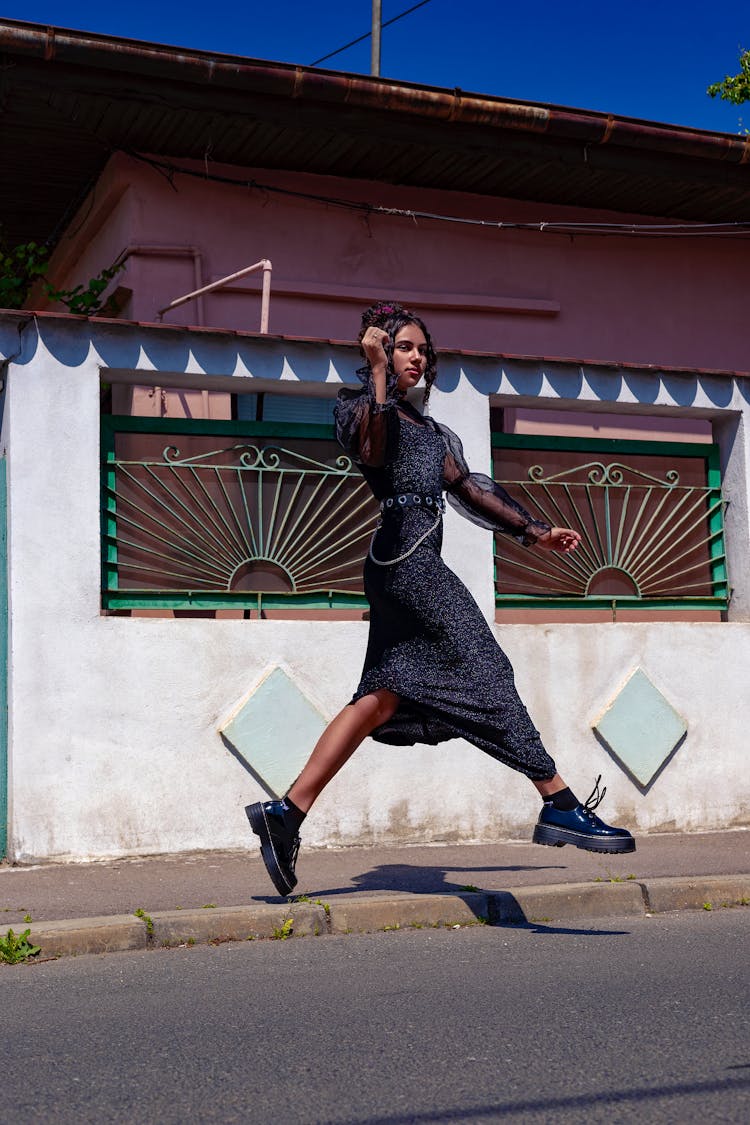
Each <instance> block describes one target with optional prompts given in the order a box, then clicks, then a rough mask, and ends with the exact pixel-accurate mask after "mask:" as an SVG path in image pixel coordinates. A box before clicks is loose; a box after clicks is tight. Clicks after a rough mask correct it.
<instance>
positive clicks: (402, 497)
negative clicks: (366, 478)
mask: <svg viewBox="0 0 750 1125" xmlns="http://www.w3.org/2000/svg"><path fill="white" fill-rule="evenodd" d="M422 507H423V508H425V509H426V510H427V511H428V512H436V516H435V522H434V523H433V524H432V526H431V527H428V528H427V531H425V532H424V533H423V534H422V535H420V536H419V539H417V541H416V542H415V543H412V545H411V547H410V548H409V550H408V551H404V553H403V555H399V556H398V557H397V558H395V559H376V558H375V555H374V554H373V552H372V548H373V545H374V543H375V536H376V535H377V533H378V530H377V529H376V530H375V532H374V533H373V536H372V539H371V540H370V550H369V552H368V554H369V557H370V559H371V560H372V562H374V563H375V565H376V566H395V565H396V563H400V562H403V561H404V559H408V558H409V555H413V554H414V552H415V551H416V549H417V547H419V546H420V544H422V543H424V541H425V539H427V538H429V536H430V535H432V533H433V531H434V530H435V528H436V527H437V526H438V524H439V523H440V521H441V519H442V518H443V512H444V511H445V500H443V497H442V496H440V495H436V494H433V495H431V494H426V495H425V494H423V493H419V492H402V493H400V494H399V495H398V496H387V497H386V499H385V500H381V501H380V511H381V512H382V513H383V515H385V514H387V513H388V512H393V511H398V510H399V508H422ZM380 526H381V525H380V524H379V525H378V527H380Z"/></svg>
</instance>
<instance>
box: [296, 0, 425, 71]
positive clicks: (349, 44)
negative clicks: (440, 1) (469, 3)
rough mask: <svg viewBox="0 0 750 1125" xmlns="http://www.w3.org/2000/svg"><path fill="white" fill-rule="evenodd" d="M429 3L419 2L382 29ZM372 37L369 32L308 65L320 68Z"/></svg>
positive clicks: (382, 24)
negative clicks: (321, 64) (328, 60)
mask: <svg viewBox="0 0 750 1125" xmlns="http://www.w3.org/2000/svg"><path fill="white" fill-rule="evenodd" d="M429 3H431V0H419V3H418V4H414V5H413V6H412V7H411V8H407V9H406V11H405V12H400V13H399V14H398V15H397V16H393V17H392V18H391V19H389V20H386V21H385V22H384V23H381V25H380V26H381V29H382V28H384V27H390V26H391V24H392V23H396V22H397V21H398V20H402V19H403V18H404V16H409V15H411V13H412V12H416V10H417V8H424V6H425V4H429ZM371 35H372V32H371V31H368V32H366V33H365V34H364V35H360V36H359V38H357V39H352V41H351V43H345V44H344V46H343V47H337V48H336V50H335V51H331V52H330V54H328V55H323V57H322V58H320V59H316V60H315V62H311V63H308V64H307V65H308V66H318V65H319V64H320V63H322V62H326V60H327V59H332V58H333V56H334V55H340V54H341V53H342V52H343V51H348V50H349V48H350V47H354V46H356V44H357V43H363V42H364V40H365V39H369V38H370V36H371Z"/></svg>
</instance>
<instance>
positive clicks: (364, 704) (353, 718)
mask: <svg viewBox="0 0 750 1125" xmlns="http://www.w3.org/2000/svg"><path fill="white" fill-rule="evenodd" d="M398 704H399V698H398V696H397V695H394V693H393V692H392V691H387V690H386V689H385V688H382V689H380V690H379V691H373V692H371V693H370V694H369V695H363V696H362V698H361V699H358V700H357V702H356V703H349V704H347V706H346V707H344V709H343V711H339V713H338V715H337V716H336V718H335V719H332V720H331V722H330V723H329V724H328V726H327V727H326V729H325V730H324V731H323V733H322V734H321V736H320V738H319V739H318V741H317V743H316V744H315V747H314V749H313V752H312V754H311V755H310V757H309V758H308V760H307V763H306V765H305V767H304V769H303V770H302V773H301V774H300V775H299V777H298V778H297V780H296V781H295V782H294V784H293V785H292V787H291V789H290V790H289V792H288V794H287V796H288V797H289V799H290V800H291V801H293V802H294V804H295V805H296V806H297V808H298V809H299V810H300V812H304V813H306V812H309V810H310V808H311V806H312V804H313V802H314V801H315V800H316V799H317V798H318V797H319V796H320V794H321V793H322V792H323V790H324V789H325V787H326V785H327V784H328V782H329V781H330V780H331V778H333V777H335V776H336V774H337V773H338V772H339V770H340V769H341V767H342V766H343V765H345V763H346V762H348V761H349V759H350V758H351V756H352V754H353V753H354V751H355V750H356V749H357V747H358V746H359V744H360V743H361V742H362V740H363V739H365V738H366V737H367V735H368V734H370V732H371V731H373V730H375V727H379V726H380V724H381V723H384V722H386V721H387V720H388V719H390V717H391V715H393V714H394V712H395V711H396V708H397V707H398ZM540 784H545V783H540ZM558 788H559V787H558Z"/></svg>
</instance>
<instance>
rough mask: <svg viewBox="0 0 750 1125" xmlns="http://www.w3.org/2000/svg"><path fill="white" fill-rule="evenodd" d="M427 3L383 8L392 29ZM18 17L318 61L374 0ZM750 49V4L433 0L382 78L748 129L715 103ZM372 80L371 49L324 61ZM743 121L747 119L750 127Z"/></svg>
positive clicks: (17, 2)
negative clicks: (713, 95)
mask: <svg viewBox="0 0 750 1125" xmlns="http://www.w3.org/2000/svg"><path fill="white" fill-rule="evenodd" d="M415 2H416V0H382V6H383V19H384V20H387V19H389V18H390V17H392V16H395V15H398V13H399V12H402V11H403V10H404V9H406V8H409V7H411V5H412V4H414V3H415ZM3 16H4V18H8V19H24V20H30V21H32V22H36V23H45V24H56V25H57V26H61V27H72V28H79V29H82V30H86V31H97V32H103V33H105V34H110V35H121V36H127V37H129V38H135V39H146V40H151V41H153V42H159V43H169V44H173V45H176V46H186V47H196V48H199V49H201V50H207V51H224V52H229V53H232V54H238V55H245V56H247V57H250V58H259V59H275V60H279V61H283V62H292V63H303V64H309V63H311V62H313V61H314V60H315V59H317V58H318V57H320V56H321V55H324V54H326V53H327V52H328V51H332V50H335V49H336V48H337V47H339V46H342V45H343V44H344V43H346V42H348V41H349V40H351V39H354V38H355V37H356V36H358V35H361V34H363V33H364V32H366V31H368V30H369V27H370V0H318V2H317V3H310V0H270V2H261V0H246V2H245V3H244V4H242V5H241V6H240V5H236V4H233V3H227V2H226V0H214V2H213V3H211V4H206V3H201V4H198V3H196V2H195V0H184V2H182V3H178V2H177V0H156V2H155V3H154V2H153V0H150V2H149V3H145V2H144V0H130V2H129V3H127V4H120V5H102V4H100V3H74V2H68V0H57V2H55V3H49V2H40V0H22V2H21V0H7V2H6V4H5V6H4V9H3ZM742 47H750V3H748V0H742V2H739V0H722V2H721V3H707V2H706V0H700V2H698V0H680V2H677V0H629V2H628V3H622V2H620V0H610V2H607V3H603V2H601V0H598V2H595V0H570V2H569V3H564V2H559V0H558V2H556V3H555V2H551V0H538V2H537V3H536V4H529V3H526V4H521V3H518V0H515V2H514V3H512V4H511V3H506V2H504V0H430V2H429V3H428V4H426V5H425V6H424V7H423V8H421V9H419V10H418V11H416V12H414V13H412V14H411V15H409V16H406V17H405V18H404V19H403V20H400V21H399V22H398V23H396V24H394V25H393V26H392V27H390V28H386V29H385V30H384V32H383V48H382V51H383V53H382V73H383V75H384V76H386V77H388V78H396V79H403V80H406V81H411V82H420V83H426V84H429V85H433V86H446V87H454V86H460V87H461V88H462V89H464V90H470V91H473V92H477V93H484V94H493V95H498V96H501V97H509V98H520V99H523V100H526V101H538V102H551V103H554V104H557V105H568V106H578V107H582V108H585V109H595V110H601V111H604V112H609V113H616V114H621V115H624V116H630V117H643V118H648V119H651V120H655V121H663V122H671V123H673V124H680V125H690V126H694V127H697V128H702V129H715V130H719V131H725V132H737V131H739V129H740V128H741V125H742V124H747V125H750V104H749V105H748V106H747V107H735V106H730V105H728V104H727V103H724V102H720V101H718V100H711V99H710V98H708V97H707V95H706V93H705V90H706V86H707V85H708V84H709V83H710V82H713V81H716V80H718V79H720V78H723V77H724V75H725V74H727V73H732V74H733V73H736V71H737V69H738V62H737V60H738V55H739V51H740V48H742ZM324 65H325V66H326V67H330V68H332V69H337V70H347V71H353V72H357V73H367V72H368V71H369V65H370V48H369V42H365V43H362V44H360V45H359V46H357V47H354V48H352V49H351V50H349V51H347V52H346V53H344V54H341V55H338V56H337V57H336V58H335V59H331V60H330V61H329V62H327V63H326V64H324ZM741 119H742V121H741Z"/></svg>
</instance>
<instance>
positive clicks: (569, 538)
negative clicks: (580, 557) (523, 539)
mask: <svg viewBox="0 0 750 1125" xmlns="http://www.w3.org/2000/svg"><path fill="white" fill-rule="evenodd" d="M580 542H581V536H580V535H579V533H578V532H577V531H573V530H572V529H571V528H569V527H552V528H550V530H549V531H548V532H547V533H546V534H545V535H541V536H540V537H539V538H538V539H537V541H536V545H537V547H541V548H542V550H544V551H559V552H560V553H561V554H563V555H567V554H568V553H569V552H570V551H575V549H576V547H577V546H578V544H579V543H580Z"/></svg>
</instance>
